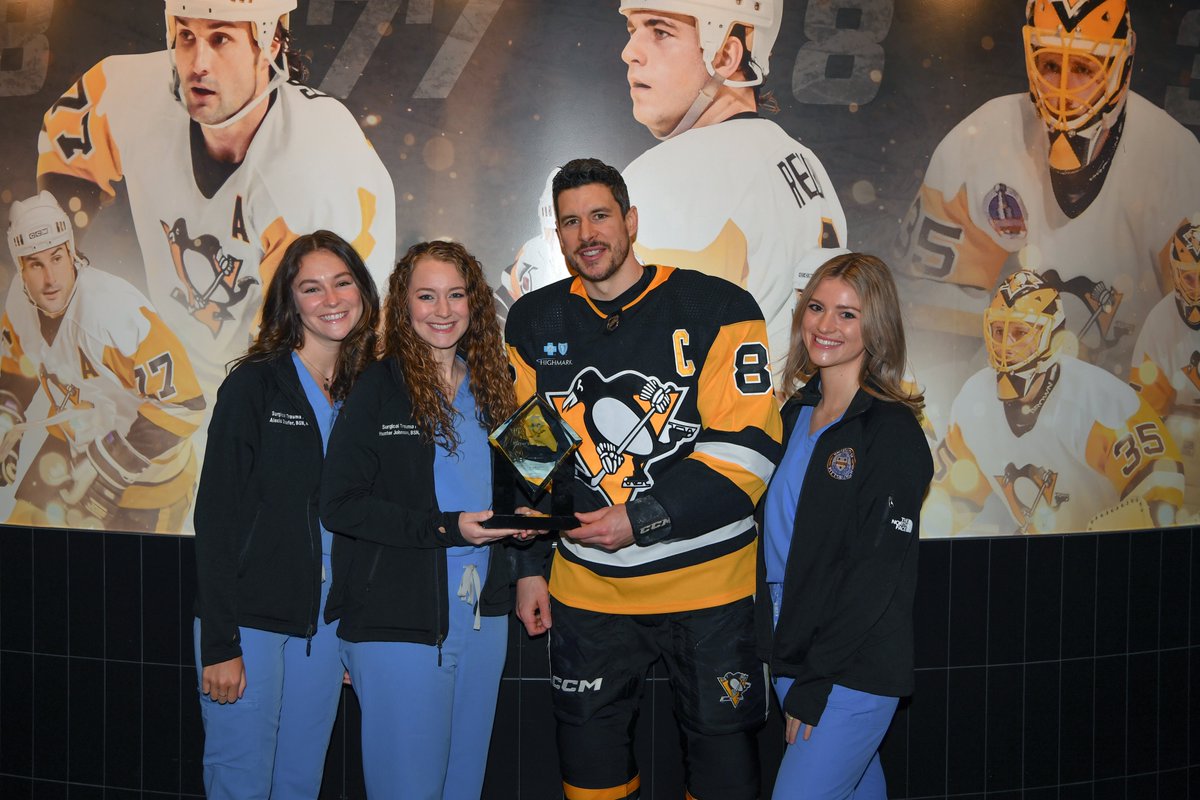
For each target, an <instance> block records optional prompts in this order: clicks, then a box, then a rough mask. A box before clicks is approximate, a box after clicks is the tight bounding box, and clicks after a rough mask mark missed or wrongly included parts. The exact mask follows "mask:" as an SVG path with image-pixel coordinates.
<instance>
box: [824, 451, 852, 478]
mask: <svg viewBox="0 0 1200 800" xmlns="http://www.w3.org/2000/svg"><path fill="white" fill-rule="evenodd" d="M854 460H855V459H854V448H853V447H843V448H842V449H841V450H837V451H835V452H833V453H831V454H830V456H829V460H828V461H826V462H825V471H826V472H828V473H829V477H831V478H833V479H835V480H839V481H848V480H850V478H851V477H852V476H853V475H854Z"/></svg>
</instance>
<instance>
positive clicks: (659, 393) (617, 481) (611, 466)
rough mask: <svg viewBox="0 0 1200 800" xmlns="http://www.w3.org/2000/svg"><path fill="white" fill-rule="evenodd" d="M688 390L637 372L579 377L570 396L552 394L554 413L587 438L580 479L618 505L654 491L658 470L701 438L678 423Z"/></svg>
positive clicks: (590, 372)
mask: <svg viewBox="0 0 1200 800" xmlns="http://www.w3.org/2000/svg"><path fill="white" fill-rule="evenodd" d="M687 392H688V387H683V388H680V387H678V386H676V385H675V384H673V383H671V382H669V381H667V382H664V381H662V380H660V379H658V378H656V377H653V376H647V375H643V374H641V373H639V372H634V371H630V370H627V371H623V372H618V373H617V374H615V375H612V376H605V375H603V374H601V373H600V371H599V370H597V369H596V368H595V367H587V368H586V369H584V370H582V371H581V372H580V373H579V374H577V375H576V376H575V377H574V379H572V381H571V383H570V389H569V390H568V391H566V392H559V393H552V394H549V395H548V397H549V400H550V402H551V403H553V404H554V406H555V409H556V410H557V411H558V412H559V413H560V414H562V415H563V418H564V419H566V420H567V423H568V424H569V425H571V427H572V428H574V429H575V430H576V431H577V432H579V433H580V434H581V436H582V438H583V444H582V445H581V446H580V448H579V451H578V453H577V454H576V459H577V460H576V470H577V474H578V475H579V477H580V478H581V479H582V480H583V481H584V482H585V483H587V485H588V486H589V487H590V488H591V489H593V490H594V491H597V492H599V493H600V494H602V495H603V496H604V497H605V499H606V500H607V501H608V502H609V503H611V504H613V505H618V504H620V503H625V502H628V501H629V500H632V499H633V498H634V497H636V496H637V495H638V494H639V493H640V492H642V491H645V490H647V489H649V488H650V487H652V486H653V485H654V475H653V465H654V463H655V462H656V461H658V460H659V459H661V458H663V457H665V456H668V455H670V454H672V453H674V452H675V451H676V450H678V449H679V447H680V446H681V445H683V444H684V443H686V442H690V441H692V440H693V439H695V438H696V435H697V434H698V433H699V432H700V425H699V424H698V423H691V422H684V421H681V420H678V419H676V414H677V412H678V410H679V408H680V405H681V402H682V400H683V398H684V397H685V396H686V394H687Z"/></svg>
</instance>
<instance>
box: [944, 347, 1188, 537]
mask: <svg viewBox="0 0 1200 800" xmlns="http://www.w3.org/2000/svg"><path fill="white" fill-rule="evenodd" d="M1047 380H1050V381H1054V382H1055V383H1054V384H1053V386H1052V388H1050V389H1049V391H1048V392H1047V393H1046V394H1044V395H1042V396H1041V398H1040V399H1039V400H1038V401H1036V402H1038V403H1041V406H1040V408H1034V409H1032V413H1033V414H1034V415H1035V417H1034V419H1035V421H1034V422H1033V424H1032V425H1030V426H1027V427H1024V428H1022V429H1020V432H1019V433H1017V432H1014V428H1013V427H1012V426H1011V424H1010V423H1011V420H1010V419H1009V416H1008V415H1007V414H1006V411H1005V408H1004V404H1003V403H1002V402H1001V401H1000V400H999V399H997V397H996V373H995V372H994V371H993V370H992V369H990V368H985V369H982V370H980V371H979V372H977V373H975V374H974V375H973V376H971V378H969V379H968V380H967V382H966V384H964V385H963V387H962V390H961V391H960V392H959V395H958V397H957V398H956V399H955V401H954V404H953V405H952V406H951V409H950V422H949V427H948V430H947V434H946V437H945V439H944V440H943V441H942V442H941V443H940V444H939V445H938V447H937V452H936V461H937V467H938V469H937V474H936V475H935V477H934V484H933V489H931V491H930V494H929V497H928V498H927V500H926V505H925V508H924V509H923V512H922V519H928V518H930V516H931V514H930V511H931V505H935V506H936V505H937V504H938V503H940V502H948V501H949V500H951V499H954V498H957V499H958V500H960V501H965V502H966V504H967V505H968V506H969V507H970V508H971V509H972V510H973V511H978V510H979V509H981V508H982V507H983V505H984V502H985V501H986V500H987V499H988V496H989V495H990V494H992V493H994V494H995V495H996V496H997V498H998V499H999V500H1000V501H1001V502H1002V505H1003V506H1004V507H1005V508H1007V510H1008V514H1009V516H1010V517H1011V519H1012V523H1013V528H1011V529H1009V530H1001V531H999V532H1000V533H1011V532H1014V531H1015V532H1017V533H1064V532H1070V531H1083V530H1086V529H1087V525H1088V523H1089V522H1090V521H1091V520H1092V518H1093V517H1095V516H1096V515H1097V514H1099V513H1100V512H1102V511H1104V510H1106V509H1108V508H1110V507H1112V506H1114V505H1116V504H1117V503H1118V502H1119V501H1121V500H1123V499H1125V498H1126V497H1129V496H1131V495H1136V496H1140V497H1142V498H1144V499H1145V500H1146V502H1147V503H1151V502H1155V501H1158V502H1163V503H1166V504H1168V505H1170V506H1173V507H1174V508H1178V507H1179V505H1180V503H1181V501H1182V495H1183V474H1182V468H1181V466H1180V463H1179V450H1178V448H1177V447H1176V445H1175V442H1174V441H1173V440H1172V439H1171V437H1170V434H1168V433H1167V431H1166V429H1165V427H1164V426H1163V422H1162V419H1161V418H1160V417H1159V415H1158V414H1156V413H1154V410H1153V409H1152V408H1150V406H1149V404H1148V403H1146V402H1145V400H1144V399H1143V398H1141V397H1139V396H1138V394H1137V393H1136V392H1134V391H1133V389H1131V388H1130V387H1129V385H1128V384H1125V383H1123V382H1122V381H1121V380H1120V379H1118V378H1116V377H1114V376H1113V375H1111V374H1109V373H1108V372H1106V371H1104V370H1102V369H1100V368H1099V367H1096V366H1093V365H1091V364H1088V363H1086V362H1083V361H1080V360H1079V359H1076V358H1072V357H1069V356H1060V357H1059V361H1058V364H1057V366H1052V367H1051V369H1050V370H1049V371H1048V372H1047ZM1017 413H1021V412H1017ZM947 495H948V496H949V497H947Z"/></svg>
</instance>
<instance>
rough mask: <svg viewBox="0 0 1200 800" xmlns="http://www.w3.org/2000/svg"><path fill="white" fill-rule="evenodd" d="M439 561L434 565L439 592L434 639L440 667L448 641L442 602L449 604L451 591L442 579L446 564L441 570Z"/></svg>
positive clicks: (435, 581)
mask: <svg viewBox="0 0 1200 800" xmlns="http://www.w3.org/2000/svg"><path fill="white" fill-rule="evenodd" d="M443 552H445V551H443ZM438 561H441V559H438V558H434V559H433V564H434V566H433V585H434V586H435V587H436V590H437V594H436V602H435V609H436V611H435V614H436V616H435V622H436V624H437V638H436V639H434V644H436V645H437V653H438V662H437V665H438V666H439V667H440V666H441V665H442V643H443V642H444V641H446V636H445V634H443V633H442V601H446V602H449V600H448V599H447V595H446V593H447V592H448V591H449V589H447V588H446V586H445V585H443V584H442V579H443V578H444V577H445V575H446V564H445V562H444V561H443V562H442V564H441V569H439V568H438Z"/></svg>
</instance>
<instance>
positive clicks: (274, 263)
mask: <svg viewBox="0 0 1200 800" xmlns="http://www.w3.org/2000/svg"><path fill="white" fill-rule="evenodd" d="M299 238H300V234H298V233H296V232H294V231H292V230H291V229H290V228H288V226H287V222H285V221H284V219H283V217H276V218H275V220H274V221H273V222H272V223H271V224H270V225H268V226H267V227H266V228H264V229H263V232H262V236H260V237H259V244H261V245H262V249H263V257H262V261H259V262H258V278H259V280H261V281H262V286H263V291H264V292H266V291H267V287H269V286H270V285H271V278H272V277H274V275H275V270H277V269H278V268H279V262H280V261H283V253H284V251H285V250H287V248H288V245H290V244H291V243H292V242H294V241H295V240H297V239H299ZM261 320H262V309H261V308H260V309H259V310H258V311H256V312H255V314H254V325H255V327H258V324H259V322H260V321H261Z"/></svg>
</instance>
